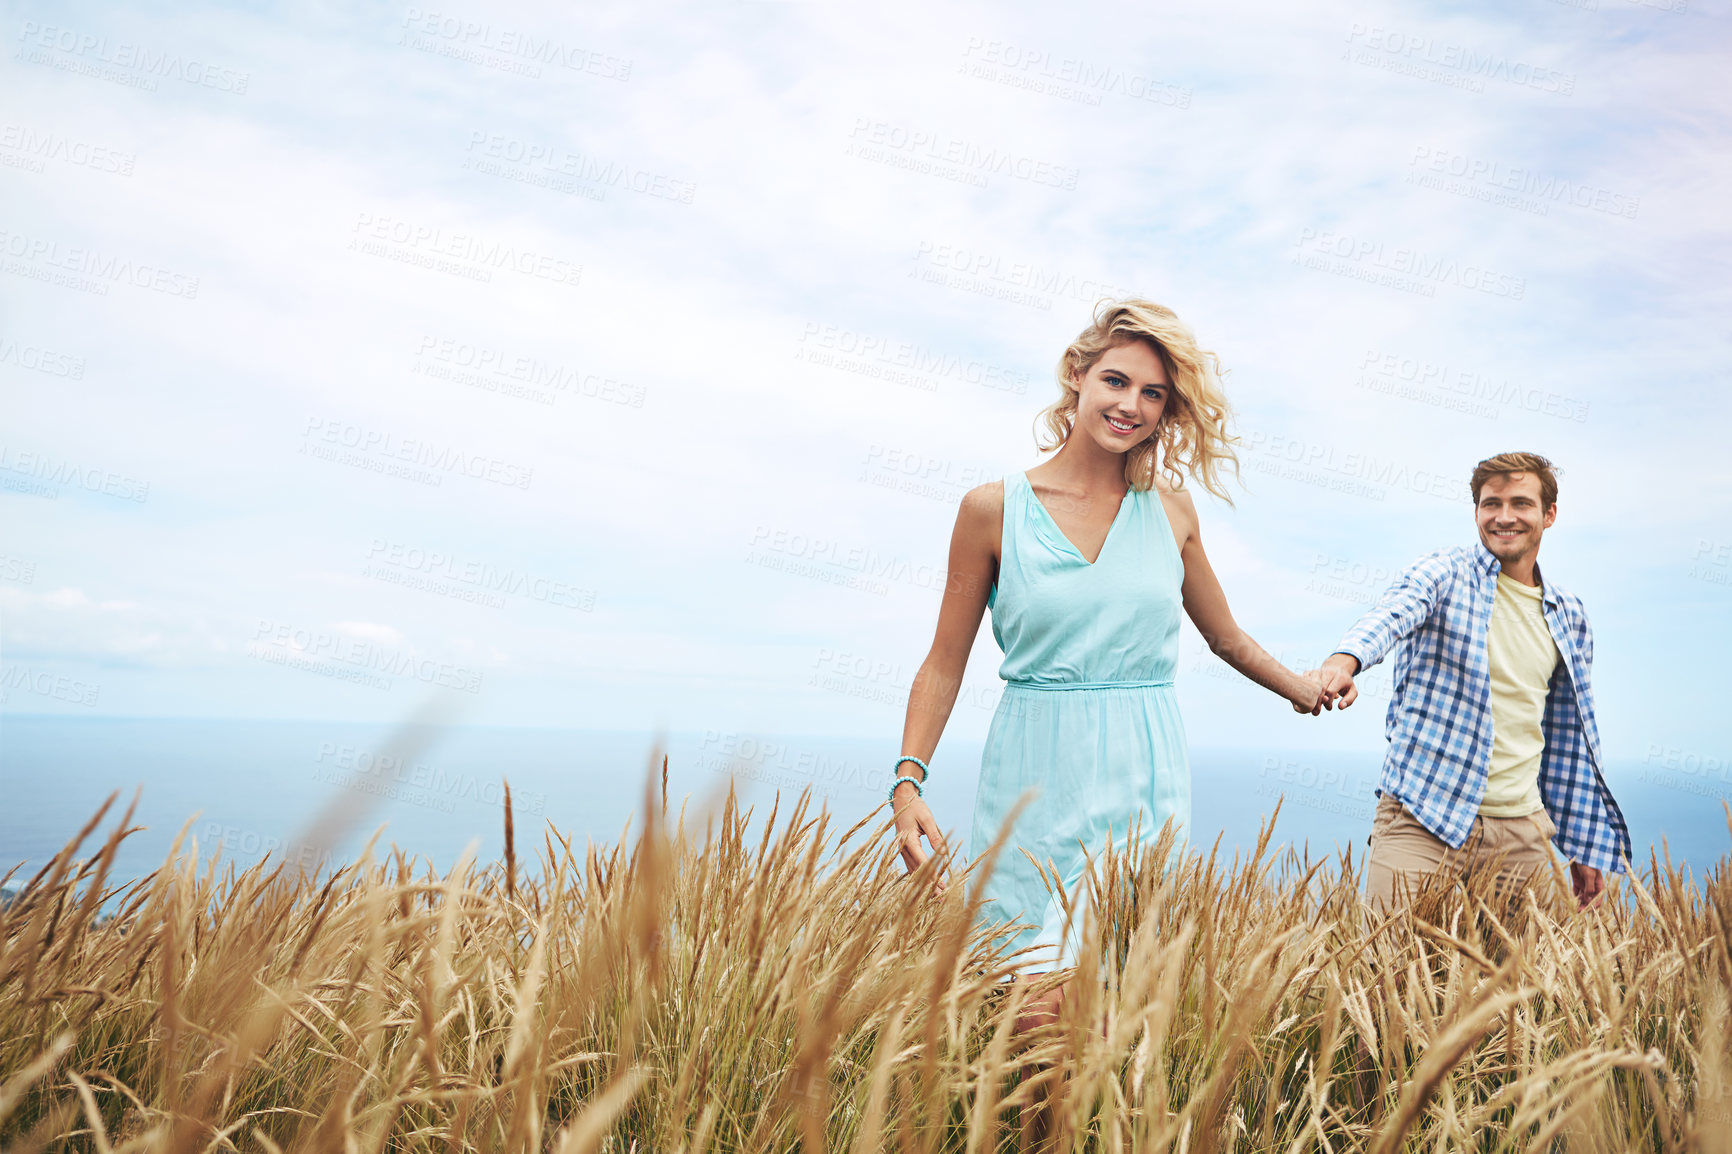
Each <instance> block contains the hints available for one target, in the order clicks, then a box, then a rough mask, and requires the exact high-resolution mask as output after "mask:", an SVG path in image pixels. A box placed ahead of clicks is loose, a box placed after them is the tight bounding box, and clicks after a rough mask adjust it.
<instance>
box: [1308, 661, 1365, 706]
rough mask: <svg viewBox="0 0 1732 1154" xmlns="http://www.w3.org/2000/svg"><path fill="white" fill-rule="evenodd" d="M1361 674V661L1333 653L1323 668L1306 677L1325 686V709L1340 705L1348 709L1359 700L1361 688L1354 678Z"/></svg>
mask: <svg viewBox="0 0 1732 1154" xmlns="http://www.w3.org/2000/svg"><path fill="white" fill-rule="evenodd" d="M1358 672H1359V659H1358V658H1357V657H1354V656H1352V655H1351V654H1347V653H1331V654H1330V655H1329V657H1328V659H1327V660H1325V661H1324V662H1323V664H1322V665H1321V666H1319V667H1318V668H1316V669H1313V670H1312V671H1311V672H1310V673H1307V674H1306V675H1305V676H1307V677H1311V678H1315V679H1316V681H1317V683H1318V684H1319V685H1321V686H1323V702H1324V704H1323V708H1325V709H1333V708H1334V707H1335V705H1337V704H1338V705H1340V706H1341V708H1342V709H1346V708H1347V707H1348V706H1349V705H1352V704H1353V703H1354V702H1355V701H1358V700H1359V687H1358V686H1357V685H1355V684H1353V677H1354V675H1355V674H1357V673H1358Z"/></svg>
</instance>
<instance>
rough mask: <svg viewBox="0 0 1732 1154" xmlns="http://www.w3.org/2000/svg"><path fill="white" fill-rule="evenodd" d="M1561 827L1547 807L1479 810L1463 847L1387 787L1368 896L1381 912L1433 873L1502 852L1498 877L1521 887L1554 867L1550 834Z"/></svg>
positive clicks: (1374, 837)
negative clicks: (1512, 813)
mask: <svg viewBox="0 0 1732 1154" xmlns="http://www.w3.org/2000/svg"><path fill="white" fill-rule="evenodd" d="M1557 832H1558V827H1557V826H1556V825H1554V824H1552V819H1551V816H1550V815H1549V814H1547V813H1546V811H1545V810H1543V809H1541V810H1537V811H1535V812H1534V813H1531V814H1528V815H1527V816H1525V817H1484V816H1479V817H1475V818H1474V819H1473V828H1472V829H1471V830H1469V831H1468V835H1467V840H1466V841H1464V842H1463V843H1462V844H1461V848H1460V849H1452V848H1450V846H1449V845H1448V844H1447V843H1445V842H1444V841H1443V840H1442V839H1441V838H1439V837H1438V836H1437V835H1436V834H1434V833H1432V832H1431V831H1430V830H1428V829H1426V828H1425V827H1424V826H1423V825H1420V824H1419V820H1418V819H1417V818H1415V817H1414V816H1413V815H1412V814H1411V813H1409V812H1407V808H1406V807H1405V806H1403V805H1402V804H1401V803H1400V802H1399V801H1396V800H1395V798H1393V797H1391V796H1390V795H1389V794H1387V793H1386V794H1384V795H1383V796H1382V797H1380V798H1378V799H1377V816H1376V818H1375V819H1373V821H1372V824H1371V856H1370V858H1369V859H1368V860H1367V862H1366V865H1365V901H1366V903H1367V904H1368V905H1370V906H1371V908H1372V909H1373V910H1374V911H1376V912H1377V913H1387V912H1389V910H1390V909H1391V908H1392V907H1393V906H1394V905H1395V904H1396V903H1398V902H1399V903H1401V904H1406V902H1407V900H1408V899H1409V897H1410V896H1411V895H1410V893H1409V890H1410V889H1411V888H1412V887H1413V886H1415V885H1416V884H1417V883H1419V882H1420V881H1423V880H1424V879H1425V878H1426V877H1427V876H1428V875H1431V874H1437V873H1444V872H1448V873H1450V874H1453V875H1456V876H1459V875H1461V874H1462V873H1463V872H1465V871H1466V870H1468V869H1469V868H1472V867H1475V866H1479V867H1482V868H1483V867H1485V866H1489V865H1490V864H1491V863H1492V862H1493V861H1494V860H1496V859H1498V858H1499V857H1500V856H1501V858H1502V865H1501V867H1500V868H1499V870H1498V873H1497V880H1498V881H1499V882H1500V883H1504V884H1505V885H1509V886H1511V887H1512V888H1516V887H1520V886H1522V885H1525V884H1528V883H1529V882H1530V881H1531V880H1532V879H1533V877H1534V873H1535V871H1537V870H1544V869H1549V868H1550V867H1551V861H1552V851H1551V837H1552V835H1553V834H1555V833H1557Z"/></svg>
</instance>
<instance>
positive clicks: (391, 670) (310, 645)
mask: <svg viewBox="0 0 1732 1154" xmlns="http://www.w3.org/2000/svg"><path fill="white" fill-rule="evenodd" d="M253 644H254V645H255V646H257V647H260V648H263V647H266V646H268V647H270V648H273V649H277V650H279V651H291V652H293V653H295V654H297V655H300V656H302V657H304V658H307V659H311V660H324V661H334V662H337V663H339V664H341V665H350V666H354V667H355V668H356V669H361V670H369V671H373V672H378V673H385V674H390V675H391V676H393V677H412V678H414V679H415V680H416V681H424V682H426V683H427V684H429V685H442V686H444V687H446V688H447V689H461V690H464V691H466V692H468V693H479V692H480V691H481V670H479V669H469V668H467V667H465V666H462V665H454V664H452V663H451V662H447V661H435V660H433V659H432V658H427V657H422V656H420V655H419V654H417V653H416V652H415V651H414V650H413V649H409V650H403V649H394V648H392V647H390V646H388V645H379V644H376V643H374V642H370V641H362V640H359V639H357V638H354V637H345V636H343V635H341V634H338V633H327V632H325V631H324V630H322V629H307V628H304V627H302V626H297V625H287V624H283V623H281V622H277V621H269V620H266V619H264V618H262V617H261V618H260V619H259V624H258V629H257V630H256V631H255V632H254V633H253Z"/></svg>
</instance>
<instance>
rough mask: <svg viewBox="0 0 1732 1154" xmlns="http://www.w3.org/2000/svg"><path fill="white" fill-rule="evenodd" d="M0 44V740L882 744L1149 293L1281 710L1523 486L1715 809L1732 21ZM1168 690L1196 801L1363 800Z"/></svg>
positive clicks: (1074, 16) (1233, 686)
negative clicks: (980, 516) (947, 614)
mask: <svg viewBox="0 0 1732 1154" xmlns="http://www.w3.org/2000/svg"><path fill="white" fill-rule="evenodd" d="M0 28H3V29H4V35H5V37H6V42H7V51H6V56H5V61H4V65H3V66H0V84H3V90H4V101H3V108H4V112H3V113H0V205H3V207H0V257H3V264H0V272H3V273H4V275H0V405H3V406H4V408H3V411H4V421H3V422H0V430H3V431H0V518H3V528H0V690H3V692H4V695H5V696H4V702H3V705H0V709H3V711H4V713H9V714H14V715H22V714H59V715H65V716H75V717H77V716H83V717H90V718H98V717H133V718H179V717H200V718H212V717H215V718H249V717H254V718H273V719H332V720H342V721H391V720H393V719H401V718H404V717H406V716H408V715H409V714H410V713H411V712H412V711H413V710H415V709H416V708H417V706H418V705H420V704H421V703H422V702H424V701H425V700H426V699H427V698H429V697H430V696H432V695H434V694H435V693H436V692H439V693H444V694H446V695H450V696H454V697H456V698H458V699H460V700H461V701H462V702H463V704H464V706H465V708H466V714H465V715H466V716H467V717H469V718H471V719H473V720H474V721H475V722H477V723H482V724H487V725H500V726H550V727H552V726H557V727H574V728H606V729H615V730H633V729H641V730H642V731H644V732H646V733H647V732H649V731H651V730H652V729H654V728H656V727H665V728H670V729H675V730H685V731H724V732H739V733H821V734H826V735H832V736H837V737H850V738H881V739H883V740H884V741H885V742H886V743H887V744H894V742H895V740H896V737H897V735H898V734H899V732H900V728H901V724H902V709H903V704H904V703H905V700H906V693H907V687H908V684H909V681H910V680H911V678H912V677H913V675H914V672H915V671H916V670H917V669H918V667H919V665H920V663H921V661H922V660H923V658H924V657H925V655H926V651H927V649H928V647H929V646H930V644H931V639H932V630H933V626H934V624H935V621H936V614H937V608H938V602H939V594H940V590H941V588H942V585H943V567H944V562H945V557H946V552H947V548H948V541H949V536H950V532H951V528H952V526H953V524H954V521H955V514H956V506H957V502H958V500H959V499H960V497H961V495H962V494H963V493H965V492H966V491H967V490H968V489H969V488H971V487H973V486H974V485H977V484H980V483H983V482H986V481H991V480H996V479H999V478H1002V477H1004V476H1005V475H1007V474H1009V473H1012V472H1014V471H1016V470H1019V469H1025V468H1028V467H1030V466H1032V465H1035V464H1037V463H1039V461H1040V460H1041V459H1042V457H1041V455H1040V453H1039V452H1038V451H1037V449H1036V447H1035V444H1034V437H1033V427H1034V420H1035V417H1036V415H1037V414H1038V413H1039V411H1040V410H1041V409H1042V408H1043V407H1044V406H1045V405H1046V404H1048V403H1049V402H1050V401H1051V400H1052V399H1053V398H1054V397H1055V396H1056V392H1057V386H1056V384H1055V383H1054V378H1053V365H1054V364H1055V362H1056V361H1057V359H1058V356H1059V354H1060V353H1061V352H1062V350H1063V348H1064V347H1065V345H1066V344H1067V343H1068V342H1069V341H1070V340H1071V339H1072V338H1073V337H1074V336H1075V335H1076V334H1077V333H1078V332H1079V331H1080V330H1081V329H1082V328H1083V327H1085V326H1086V324H1087V323H1088V321H1089V318H1090V314H1091V310H1092V308H1093V306H1094V304H1095V302H1096V300H1097V299H1099V298H1100V297H1102V296H1122V295H1131V294H1135V295H1140V296H1144V297H1147V298H1149V299H1152V300H1156V301H1159V302H1161V303H1164V304H1166V305H1168V306H1170V307H1172V308H1174V309H1175V310H1177V312H1178V313H1179V315H1180V316H1181V317H1183V318H1184V319H1185V320H1186V322H1187V323H1189V324H1190V325H1191V326H1192V328H1193V329H1194V330H1195V332H1196V333H1197V335H1198V337H1199V339H1200V341H1201V343H1202V344H1203V345H1204V346H1205V347H1206V348H1209V349H1212V350H1214V351H1215V352H1216V353H1217V354H1218V355H1219V357H1220V359H1221V363H1222V365H1223V366H1224V367H1225V368H1226V370H1227V374H1226V377H1225V381H1226V389H1227V393H1228V396H1229V399H1230V401H1231V403H1232V405H1233V409H1234V416H1233V426H1232V427H1233V429H1234V430H1235V432H1236V433H1237V434H1238V435H1239V436H1240V438H1241V442H1240V450H1239V456H1240V461H1241V464H1242V478H1243V480H1242V484H1239V485H1236V486H1235V487H1234V489H1233V498H1234V499H1233V503H1232V504H1231V505H1228V504H1226V503H1224V502H1222V501H1219V500H1217V499H1215V498H1212V497H1209V496H1208V495H1206V494H1203V493H1201V492H1199V493H1198V497H1197V501H1198V506H1199V509H1200V512H1201V517H1202V536H1203V541H1204V544H1205V546H1206V548H1207V550H1208V554H1209V556H1210V558H1211V561H1212V563H1213V566H1214V568H1215V571H1216V573H1217V574H1218V576H1219V578H1220V580H1221V582H1222V585H1223V587H1224V589H1225V590H1226V593H1227V595H1228V597H1229V600H1230V603H1231V605H1232V608H1233V611H1234V613H1235V615H1236V617H1237V619H1238V620H1239V621H1240V623H1241V624H1243V625H1244V626H1245V627H1246V629H1247V630H1248V631H1249V632H1250V633H1251V634H1252V636H1254V637H1255V638H1256V639H1257V640H1258V641H1259V642H1261V643H1262V644H1263V645H1264V646H1265V647H1266V648H1267V649H1269V650H1270V651H1271V652H1272V653H1274V654H1276V655H1277V656H1278V657H1280V658H1281V659H1282V660H1283V661H1285V662H1287V663H1288V664H1290V665H1293V666H1294V667H1296V668H1309V667H1310V666H1312V665H1314V664H1316V663H1317V662H1318V661H1320V660H1321V659H1322V657H1323V656H1325V655H1326V654H1327V653H1328V652H1330V650H1331V649H1332V648H1333V646H1334V645H1335V644H1336V642H1337V641H1339V640H1340V638H1341V636H1342V635H1343V634H1344V633H1345V632H1346V631H1347V629H1348V628H1349V627H1350V626H1351V625H1352V623H1353V622H1354V620H1355V619H1356V618H1357V617H1358V615H1359V614H1360V613H1362V612H1363V611H1364V610H1365V609H1366V608H1367V607H1368V606H1369V605H1370V604H1371V602H1373V601H1374V600H1375V599H1376V596H1377V595H1378V593H1380V592H1381V590H1382V589H1383V587H1384V586H1385V585H1387V584H1388V583H1389V581H1390V580H1391V579H1392V578H1393V577H1394V575H1395V574H1397V573H1398V572H1399V571H1400V570H1401V568H1402V567H1403V566H1405V565H1407V564H1408V563H1410V562H1411V561H1413V560H1414V559H1416V558H1417V557H1419V556H1421V555H1423V554H1425V553H1427V552H1430V551H1431V550H1434V549H1437V548H1440V547H1444V546H1448V545H1455V544H1471V543H1472V542H1473V541H1474V539H1475V538H1474V530H1473V522H1472V511H1471V506H1470V501H1469V498H1468V495H1467V477H1468V474H1469V473H1470V472H1471V470H1472V467H1473V464H1474V463H1475V462H1476V461H1478V460H1479V459H1481V458H1483V457H1486V456H1489V455H1491V454H1493V453H1496V452H1501V451H1505V450H1515V449H1520V450H1529V451H1536V452H1541V453H1544V454H1546V455H1547V456H1549V457H1551V458H1552V459H1553V460H1554V461H1556V462H1557V463H1558V465H1559V467H1560V488H1561V492H1560V498H1559V513H1558V519H1557V522H1556V524H1555V526H1554V527H1553V528H1552V529H1550V530H1549V531H1548V532H1547V534H1546V536H1545V544H1544V548H1543V552H1542V554H1541V566H1542V570H1543V572H1544V573H1545V574H1546V575H1547V577H1548V579H1550V580H1553V581H1555V582H1556V583H1558V584H1560V585H1562V586H1564V587H1565V588H1568V589H1570V590H1571V591H1573V592H1575V593H1576V594H1578V595H1579V596H1580V597H1581V598H1582V600H1583V602H1584V604H1585V605H1586V607H1587V610H1588V613H1589V615H1590V619H1591V621H1592V623H1593V628H1594V635H1595V642H1596V656H1595V670H1594V677H1595V689H1596V695H1597V697H1598V701H1599V716H1600V726H1601V730H1602V734H1603V737H1604V741H1605V744H1606V748H1607V752H1608V754H1609V755H1611V756H1616V757H1624V758H1635V759H1647V760H1648V761H1649V762H1650V763H1655V762H1654V759H1656V758H1659V759H1661V760H1662V761H1663V760H1664V759H1665V758H1667V757H1670V758H1672V759H1673V760H1675V761H1679V762H1680V764H1683V763H1685V762H1687V761H1688V759H1689V758H1692V757H1694V758H1695V759H1696V764H1697V765H1698V766H1700V765H1702V764H1717V765H1719V766H1720V767H1721V772H1722V774H1724V773H1725V772H1726V769H1725V767H1726V766H1728V765H1732V736H1729V733H1728V726H1727V723H1726V713H1725V709H1724V704H1723V703H1724V701H1725V700H1726V698H1727V691H1728V690H1729V689H1732V685H1729V677H1728V673H1727V669H1726V663H1725V661H1724V658H1723V654H1724V653H1725V652H1726V651H1727V649H1728V648H1729V646H1732V613H1729V612H1728V609H1729V608H1732V470H1729V467H1728V463H1727V462H1728V459H1729V456H1728V453H1727V451H1726V435H1727V430H1728V428H1729V427H1732V422H1729V420H1728V418H1729V417H1732V401H1729V400H1728V399H1727V394H1726V391H1725V389H1724V387H1723V386H1724V383H1725V379H1726V368H1727V364H1728V355H1727V354H1728V326H1727V321H1726V318H1727V317H1728V316H1729V315H1732V299H1729V297H1732V278H1728V276H1727V272H1728V268H1729V261H1728V256H1729V253H1732V245H1729V243H1728V240H1729V238H1728V231H1729V221H1732V218H1729V217H1728V214H1727V213H1726V211H1725V203H1726V189H1727V187H1728V179H1727V178H1728V176H1729V175H1732V149H1729V148H1728V143H1729V138H1732V136H1729V131H1728V119H1729V113H1732V88H1729V87H1728V86H1727V85H1726V84H1725V83H1724V72H1725V61H1726V59H1727V53H1728V50H1729V49H1732V36H1729V34H1728V26H1727V18H1726V7H1725V5H1724V4H1709V5H1704V4H1698V3H1696V2H1695V0H1675V2H1671V3H1668V2H1667V0H1652V2H1644V3H1632V2H1629V0H1582V2H1580V3H1559V2H1555V0H1516V2H1514V3H1505V4H1495V5H1494V4H1478V5H1475V4H1466V5H1447V6H1446V5H1435V4H1432V5H1427V4H1384V3H1375V2H1366V3H1359V2H1353V3H1322V4H1306V5H1275V4H1249V3H1234V2H1228V3H1219V2H1211V3H1189V4H1169V3H1161V4H1154V5H1151V4H1146V3H1143V4H1133V5H1122V6H1115V5H1096V6H1092V7H1090V8H1088V9H1086V10H1077V9H1063V10H1061V9H1060V8H1058V7H1055V6H1051V5H1019V6H1003V5H979V4H959V5H948V6H932V5H913V4H907V3H893V4H884V5H876V4H875V5H859V4H839V3H828V2H820V0H811V2H798V0H738V2H736V3H709V4H690V5H658V4H651V5H644V4H622V3H621V4H616V3H598V4H581V5H551V4H548V5H530V4H509V3H494V4H485V5H483V4H479V3H476V4H468V5H467V6H457V7H446V6H439V7H434V6H432V5H426V6H414V5H402V4H396V5H368V4H310V5H294V6H277V5H272V4H236V5H223V6H216V5H200V4H196V3H193V4H177V5H173V6H162V5H146V6H134V5H118V4H92V3H78V2H71V3H56V4H53V5H48V4H39V3H38V4H32V3H23V4H8V5H6V6H5V12H4V24H3V25H0ZM1182 644H1183V647H1184V651H1183V656H1182V658H1181V664H1180V693H1181V701H1182V704H1183V709H1184V713H1185V717H1186V724H1187V730H1188V734H1189V739H1190V741H1191V742H1192V744H1193V745H1197V746H1211V747H1232V746H1236V745H1249V744H1255V745H1258V746H1260V747H1265V746H1279V747H1282V748H1288V749H1295V750H1305V749H1355V750H1364V749H1370V748H1373V747H1375V746H1377V745H1378V744H1379V743H1380V742H1381V734H1382V725H1383V718H1382V716H1381V714H1382V709H1383V702H1384V701H1386V700H1387V691H1388V690H1387V670H1386V669H1380V670H1374V671H1372V672H1371V673H1369V674H1367V675H1366V677H1365V678H1364V679H1362V680H1363V683H1364V684H1365V686H1366V690H1367V693H1368V704H1370V705H1371V708H1363V707H1362V708H1358V709H1355V710H1353V711H1350V712H1349V713H1347V714H1338V715H1326V716H1325V717H1323V718H1309V717H1298V716H1296V715H1294V714H1293V713H1292V712H1291V710H1290V708H1289V707H1288V706H1287V705H1286V704H1285V703H1284V702H1282V701H1280V700H1279V699H1278V698H1275V697H1274V696H1272V695H1271V694H1269V693H1267V692H1266V691H1264V690H1261V689H1258V688H1257V687H1255V686H1253V685H1251V684H1250V683H1248V682H1246V681H1244V680H1243V679H1241V678H1239V677H1238V676H1237V675H1236V674H1234V673H1233V672H1232V671H1231V670H1230V669H1228V668H1227V667H1226V666H1225V665H1223V664H1221V663H1220V662H1219V661H1217V660H1216V659H1215V658H1213V657H1212V656H1210V655H1209V654H1208V653H1207V651H1206V649H1205V648H1204V646H1203V645H1202V643H1201V641H1200V640H1199V639H1198V637H1197V635H1196V634H1195V632H1194V631H1190V630H1189V629H1187V632H1186V634H1185V635H1184V638H1183V641H1182ZM999 660H1000V654H999V653H998V651H997V648H996V646H995V645H994V643H993V640H992V635H991V631H990V629H989V628H987V627H986V626H985V625H984V624H983V627H982V629H981V633H980V637H979V639H978V642H977V645H976V648H975V651H974V654H973V657H972V658H971V661H970V664H969V667H968V675H967V680H966V682H965V685H964V688H963V690H962V693H961V697H960V700H959V702H958V704H957V706H956V709H955V711H954V714H953V716H952V719H951V722H950V730H949V731H948V732H950V733H952V734H954V735H956V736H958V737H960V738H963V739H969V740H978V739H979V738H980V737H981V736H982V735H984V733H985V730H986V726H987V723H988V722H989V720H990V718H991V715H992V709H993V707H994V706H995V704H996V700H997V694H998V692H999V688H998V687H999V685H1000V684H1001V683H1000V681H999V679H998V677H997V672H996V671H997V667H998V663H999ZM1379 678H1382V681H1381V682H1380V681H1379ZM1380 685H1381V687H1382V688H1381V693H1382V694H1383V696H1382V697H1379V696H1378V694H1379V692H1380V690H1379V686H1380ZM0 716H3V714H0Z"/></svg>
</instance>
